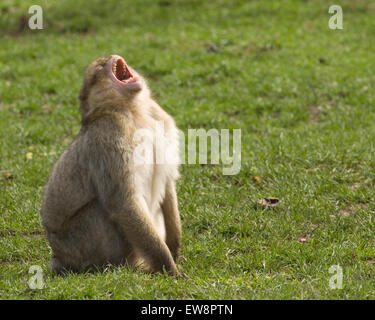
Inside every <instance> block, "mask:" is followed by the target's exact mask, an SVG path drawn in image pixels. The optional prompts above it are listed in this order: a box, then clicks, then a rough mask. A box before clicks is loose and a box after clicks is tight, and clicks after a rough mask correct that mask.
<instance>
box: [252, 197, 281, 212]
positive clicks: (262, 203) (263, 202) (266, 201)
mask: <svg viewBox="0 0 375 320" xmlns="http://www.w3.org/2000/svg"><path fill="white" fill-rule="evenodd" d="M279 202H280V200H279V199H278V198H275V197H265V198H263V199H259V200H258V201H257V206H258V207H261V208H263V209H265V208H274V207H276V206H277V205H278V204H279Z"/></svg>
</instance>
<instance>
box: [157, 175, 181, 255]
mask: <svg viewBox="0 0 375 320" xmlns="http://www.w3.org/2000/svg"><path fill="white" fill-rule="evenodd" d="M161 207H162V210H163V215H164V223H165V229H166V234H167V239H166V243H167V246H168V248H169V250H170V251H171V254H172V257H173V259H174V261H177V259H178V257H179V254H180V248H181V220H180V213H179V211H178V205H177V194H176V189H175V185H174V182H172V181H170V182H168V183H167V186H166V191H165V197H164V200H163V202H162V204H161Z"/></svg>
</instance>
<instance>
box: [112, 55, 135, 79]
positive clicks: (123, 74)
mask: <svg viewBox="0 0 375 320" xmlns="http://www.w3.org/2000/svg"><path fill="white" fill-rule="evenodd" d="M112 72H113V75H114V76H115V78H116V79H117V80H118V81H120V82H122V83H124V84H128V83H132V82H135V81H137V78H135V77H134V76H133V75H132V73H131V72H130V70H129V68H128V66H127V65H126V63H125V61H124V59H122V58H118V59H115V60H114V61H113V63H112Z"/></svg>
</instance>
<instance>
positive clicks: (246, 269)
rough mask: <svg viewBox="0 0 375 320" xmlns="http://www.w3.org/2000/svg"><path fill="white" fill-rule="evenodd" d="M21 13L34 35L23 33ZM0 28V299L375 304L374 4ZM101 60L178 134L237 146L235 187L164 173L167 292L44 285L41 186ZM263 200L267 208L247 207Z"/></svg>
mask: <svg viewBox="0 0 375 320" xmlns="http://www.w3.org/2000/svg"><path fill="white" fill-rule="evenodd" d="M31 4H40V5H42V7H43V8H44V27H45V28H44V30H35V31H31V30H28V29H27V28H26V27H25V17H28V16H29V15H28V13H27V9H28V7H29V6H30V5H31ZM331 4H340V5H341V6H342V8H343V11H344V29H343V30H330V29H329V28H328V20H329V18H330V15H329V14H328V8H329V6H330V5H331ZM0 13H1V19H0V35H1V37H0V46H1V50H0V138H1V140H0V170H1V171H2V173H1V175H0V298H1V299H44V298H48V299H71V298H74V299H144V298H147V299H264V298H265V299H330V298H334V299H369V298H372V299H374V298H375V239H374V235H375V223H374V222H375V221H374V216H375V204H374V201H373V198H374V183H375V171H374V165H375V163H374V162H375V161H374V157H373V155H374V148H375V146H374V141H375V123H374V115H375V112H374V107H375V105H374V100H375V94H374V89H373V84H374V83H375V67H374V66H375V43H374V41H373V40H374V34H375V19H374V15H375V5H374V3H373V1H370V0H368V1H366V0H363V1H353V0H345V1H344V0H342V1H336V2H334V3H330V2H327V1H324V0H314V1H313V0H311V1H297V0H295V1H292V0H286V1H260V0H258V1H246V2H245V1H224V0H221V1H204V2H203V1H194V0H190V1H189V0H179V1H177V0H176V1H172V0H166V1H153V0H142V1H105V2H104V1H99V0H95V1H90V6H88V5H87V1H83V0H68V1H50V0H48V1H36V0H35V1H32V2H30V1H26V0H22V1H21V0H19V1H13V0H4V1H2V2H1V4H0ZM22 17H23V18H22ZM26 21H27V20H26ZM210 47H211V48H212V47H213V48H214V49H215V50H209V48H210ZM114 53H116V54H120V55H122V56H124V57H125V58H126V60H127V61H128V62H129V64H130V65H132V66H134V67H135V68H136V69H137V70H139V71H140V72H141V73H143V74H144V75H145V76H146V78H147V79H148V82H149V85H150V87H151V89H152V91H153V93H154V95H155V97H156V99H157V100H158V102H159V103H160V105H161V106H163V107H164V108H165V109H166V110H167V111H168V112H169V113H170V114H172V115H173V116H174V117H175V119H176V122H177V124H178V126H179V128H180V129H182V130H183V131H184V132H187V130H188V128H204V129H207V130H208V129H210V128H217V129H221V128H228V129H234V128H240V129H242V167H241V171H240V173H239V174H237V175H234V176H224V175H223V174H222V166H221V165H216V166H213V165H184V166H182V167H181V173H182V177H181V179H180V180H179V183H178V196H179V207H180V211H181V216H182V224H183V250H182V254H183V256H184V259H183V260H182V261H180V263H179V267H180V268H181V269H182V271H183V272H184V273H186V274H187V278H184V279H178V280H172V279H170V278H168V277H166V276H165V275H154V276H151V275H148V274H145V273H142V272H140V271H134V270H129V269H126V268H109V269H108V270H106V271H104V272H102V273H90V274H89V273H88V274H83V275H76V274H71V275H69V276H67V277H65V278H62V277H58V276H53V275H52V274H51V273H50V272H49V271H48V268H47V265H48V261H49V258H50V256H51V252H50V249H49V247H48V245H47V241H46V239H45V236H44V233H43V228H42V225H41V220H40V216H39V211H40V207H41V199H42V194H43V186H44V185H45V183H46V180H47V178H48V176H49V174H50V172H51V169H52V166H53V164H54V162H55V161H56V160H57V158H58V156H59V155H60V154H61V152H62V151H63V150H64V148H66V147H67V146H68V145H69V143H70V142H71V141H72V140H73V138H74V136H75V135H76V134H77V133H78V131H79V128H80V115H79V107H78V93H79V89H80V86H81V83H82V77H83V71H84V67H85V66H86V65H87V64H88V63H89V62H91V61H92V60H94V59H96V58H97V57H100V56H109V55H110V54H114ZM28 152H32V154H33V157H32V159H31V160H27V159H26V154H27V153H28ZM6 172H9V173H10V174H11V175H12V178H10V179H9V178H6V177H5V174H6ZM254 176H258V177H260V181H259V182H255V181H254V180H253V177H254ZM266 196H274V197H278V198H279V199H280V204H279V206H278V207H276V208H275V209H271V210H270V209H266V210H263V209H260V208H256V206H255V203H256V201H257V200H258V199H260V198H263V197H266ZM301 237H305V238H306V242H300V241H299V240H300V238H301ZM31 265H40V266H41V267H42V268H43V270H44V280H45V288H44V289H42V290H31V289H29V287H28V285H27V281H28V279H29V278H30V276H31V275H29V274H28V270H29V267H30V266H31ZM331 265H340V266H341V267H342V268H343V288H342V289H341V290H331V289H330V288H329V285H328V283H329V279H330V277H331V276H332V274H330V273H329V272H328V269H329V267H330V266H331Z"/></svg>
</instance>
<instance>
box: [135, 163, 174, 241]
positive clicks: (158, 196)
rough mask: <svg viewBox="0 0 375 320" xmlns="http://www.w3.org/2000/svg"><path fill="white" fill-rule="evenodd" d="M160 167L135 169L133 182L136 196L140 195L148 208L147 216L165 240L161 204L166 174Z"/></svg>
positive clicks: (144, 166)
mask: <svg viewBox="0 0 375 320" xmlns="http://www.w3.org/2000/svg"><path fill="white" fill-rule="evenodd" d="M163 169H164V168H162V166H160V165H156V164H146V165H142V166H137V167H136V174H135V182H136V185H135V187H136V190H137V194H138V195H140V196H141V197H142V198H143V199H144V201H145V203H146V204H147V207H148V209H149V210H148V214H149V215H150V218H151V220H152V221H153V223H154V226H155V228H156V229H157V231H158V233H159V235H160V237H161V238H162V239H164V240H165V236H166V232H165V224H164V216H163V212H162V210H161V203H162V201H163V199H164V196H165V188H166V183H167V178H168V176H167V172H164V170H163Z"/></svg>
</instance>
